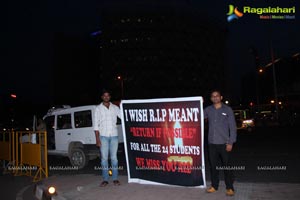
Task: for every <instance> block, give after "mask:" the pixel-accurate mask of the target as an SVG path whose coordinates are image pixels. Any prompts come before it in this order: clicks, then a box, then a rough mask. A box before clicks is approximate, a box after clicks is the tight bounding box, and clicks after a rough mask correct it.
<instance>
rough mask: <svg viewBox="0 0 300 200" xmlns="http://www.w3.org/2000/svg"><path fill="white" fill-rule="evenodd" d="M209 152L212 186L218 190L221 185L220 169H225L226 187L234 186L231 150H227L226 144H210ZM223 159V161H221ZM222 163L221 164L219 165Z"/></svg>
mask: <svg viewBox="0 0 300 200" xmlns="http://www.w3.org/2000/svg"><path fill="white" fill-rule="evenodd" d="M208 154H209V162H210V170H211V186H212V187H214V188H215V189H216V190H217V189H218V187H219V171H221V170H223V171H224V178H225V184H226V189H232V190H234V188H233V172H232V170H231V169H230V166H231V162H230V154H231V153H230V152H227V151H226V144H209V145H208ZM220 161H221V162H220ZM219 163H221V165H218V164H219Z"/></svg>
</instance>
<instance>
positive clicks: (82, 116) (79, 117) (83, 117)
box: [72, 110, 96, 144]
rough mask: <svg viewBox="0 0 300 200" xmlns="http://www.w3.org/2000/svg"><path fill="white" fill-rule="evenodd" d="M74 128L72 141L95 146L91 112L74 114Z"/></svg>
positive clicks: (83, 111) (84, 111)
mask: <svg viewBox="0 0 300 200" xmlns="http://www.w3.org/2000/svg"><path fill="white" fill-rule="evenodd" d="M74 126H75V129H74V132H73V133H72V134H73V140H75V141H78V142H81V143H83V144H96V138H95V133H94V129H93V120H92V110H82V111H76V112H74Z"/></svg>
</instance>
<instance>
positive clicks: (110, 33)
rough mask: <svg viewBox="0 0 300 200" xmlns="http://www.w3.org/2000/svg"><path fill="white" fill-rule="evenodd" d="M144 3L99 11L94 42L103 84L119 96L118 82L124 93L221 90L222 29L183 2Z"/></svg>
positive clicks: (154, 94) (145, 95)
mask: <svg viewBox="0 0 300 200" xmlns="http://www.w3.org/2000/svg"><path fill="white" fill-rule="evenodd" d="M146 7H147V6H144V7H143V8H142V9H141V8H131V9H129V10H127V11H124V10H121V9H118V8H117V7H116V8H114V9H108V11H104V12H102V17H101V19H102V20H101V21H102V29H101V31H102V33H101V34H99V35H98V38H97V41H98V42H99V45H100V48H101V60H102V65H101V69H100V70H101V72H100V74H101V76H102V80H103V87H110V88H112V89H113V91H115V96H118V97H119V98H120V97H121V96H122V87H123V90H124V97H125V98H157V97H178V96H196V95H206V94H207V93H208V91H209V90H211V89H212V88H221V89H226V82H225V80H226V78H225V68H226V60H225V52H224V51H225V47H226V28H225V27H224V26H222V25H221V24H220V23H219V22H218V21H216V20H214V19H208V18H206V17H205V15H204V14H201V13H198V12H197V11H195V10H193V9H192V8H191V7H189V6H183V7H180V8H179V7H178V6H177V7H176V8H166V7H155V9H151V7H150V8H149V7H147V9H146ZM118 78H119V79H118ZM122 85H123V86H122Z"/></svg>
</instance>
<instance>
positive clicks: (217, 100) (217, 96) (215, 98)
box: [210, 92, 223, 104]
mask: <svg viewBox="0 0 300 200" xmlns="http://www.w3.org/2000/svg"><path fill="white" fill-rule="evenodd" d="M222 99H223V97H222V96H221V94H220V93H219V92H213V93H211V95H210V100H211V101H212V102H213V104H218V103H221V101H222Z"/></svg>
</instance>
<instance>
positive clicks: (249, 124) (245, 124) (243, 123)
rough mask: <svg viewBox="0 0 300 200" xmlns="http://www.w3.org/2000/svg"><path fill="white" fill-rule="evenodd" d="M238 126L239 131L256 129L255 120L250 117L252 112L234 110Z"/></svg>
mask: <svg viewBox="0 0 300 200" xmlns="http://www.w3.org/2000/svg"><path fill="white" fill-rule="evenodd" d="M233 113H234V116H235V120H236V125H237V129H238V130H246V131H248V132H251V131H253V129H254V127H255V123H254V119H253V118H252V117H250V112H249V110H247V109H244V110H233Z"/></svg>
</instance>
